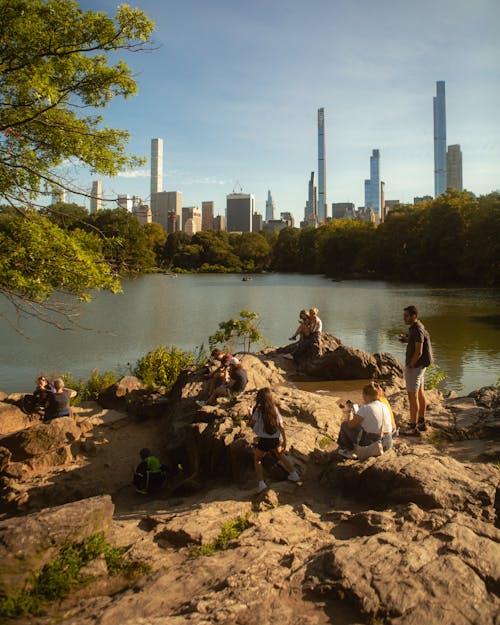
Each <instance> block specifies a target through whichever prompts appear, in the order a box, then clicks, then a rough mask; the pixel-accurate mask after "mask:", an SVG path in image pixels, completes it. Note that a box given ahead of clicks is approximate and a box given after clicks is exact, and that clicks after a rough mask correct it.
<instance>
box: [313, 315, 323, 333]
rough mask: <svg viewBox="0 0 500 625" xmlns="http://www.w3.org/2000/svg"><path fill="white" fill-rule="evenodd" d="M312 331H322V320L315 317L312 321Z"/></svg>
mask: <svg viewBox="0 0 500 625" xmlns="http://www.w3.org/2000/svg"><path fill="white" fill-rule="evenodd" d="M311 331H312V332H323V322H322V321H321V319H320V318H319V317H316V321H315V322H314V327H313V328H311Z"/></svg>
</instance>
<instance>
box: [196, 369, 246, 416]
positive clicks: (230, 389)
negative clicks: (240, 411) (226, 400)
mask: <svg viewBox="0 0 500 625" xmlns="http://www.w3.org/2000/svg"><path fill="white" fill-rule="evenodd" d="M247 384H248V376H247V372H246V371H245V369H243V366H242V364H241V363H240V362H231V364H230V365H229V379H228V381H227V382H222V383H221V384H220V385H219V386H218V387H217V388H215V389H214V391H213V393H212V394H211V395H210V397H209V398H208V399H207V401H206V402H203V401H197V402H196V403H197V404H198V406H200V407H202V406H205V405H206V404H208V405H209V406H213V405H214V404H215V402H216V401H217V398H218V397H228V396H229V395H239V394H240V393H243V391H244V390H245V388H246V385H247Z"/></svg>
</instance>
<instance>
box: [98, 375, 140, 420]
mask: <svg viewBox="0 0 500 625" xmlns="http://www.w3.org/2000/svg"><path fill="white" fill-rule="evenodd" d="M143 388H144V386H143V384H142V382H141V381H140V380H139V379H138V378H136V377H135V376H133V375H126V376H124V377H123V378H121V379H120V380H118V382H116V383H115V384H112V385H111V386H108V388H106V389H104V390H103V391H101V392H100V393H99V397H98V399H97V401H98V402H99V404H101V406H102V407H103V408H112V409H113V410H120V411H122V412H126V410H127V400H128V399H129V396H131V397H133V396H134V395H135V394H137V392H138V391H141V390H142V389H143Z"/></svg>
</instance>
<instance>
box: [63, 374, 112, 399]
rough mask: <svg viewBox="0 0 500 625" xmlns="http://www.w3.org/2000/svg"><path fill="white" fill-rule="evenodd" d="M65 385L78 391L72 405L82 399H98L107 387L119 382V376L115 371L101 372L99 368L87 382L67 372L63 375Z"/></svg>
mask: <svg viewBox="0 0 500 625" xmlns="http://www.w3.org/2000/svg"><path fill="white" fill-rule="evenodd" d="M62 378H63V380H64V386H66V387H67V388H72V389H74V390H75V391H76V392H77V395H76V397H74V398H73V399H72V400H71V405H72V406H78V405H79V403H80V402H82V401H88V400H90V399H92V400H94V401H95V400H96V399H97V398H98V397H99V393H101V392H102V391H103V390H104V389H105V388H108V387H109V386H111V385H112V384H115V383H116V382H118V376H117V375H116V373H115V372H114V371H105V372H104V373H99V370H98V369H94V370H93V371H92V374H91V376H90V378H89V379H88V380H87V381H86V382H85V381H84V380H82V379H79V380H76V379H74V378H73V376H72V375H71V373H65V374H64V375H63V376H62Z"/></svg>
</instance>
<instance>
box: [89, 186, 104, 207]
mask: <svg viewBox="0 0 500 625" xmlns="http://www.w3.org/2000/svg"><path fill="white" fill-rule="evenodd" d="M101 208H102V182H101V181H100V180H94V182H93V183H92V191H91V194H90V214H91V215H93V214H94V213H97V211H100V210H101Z"/></svg>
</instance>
